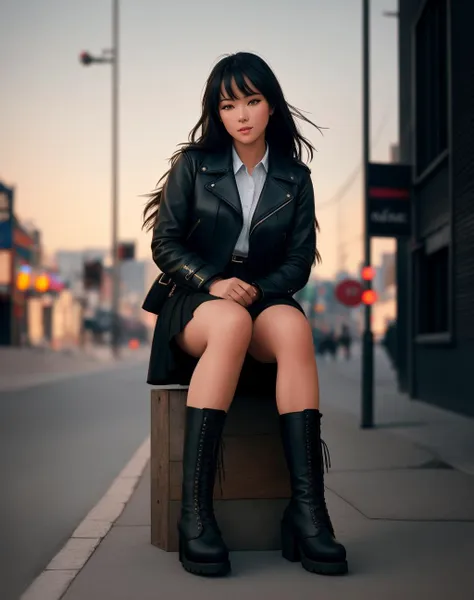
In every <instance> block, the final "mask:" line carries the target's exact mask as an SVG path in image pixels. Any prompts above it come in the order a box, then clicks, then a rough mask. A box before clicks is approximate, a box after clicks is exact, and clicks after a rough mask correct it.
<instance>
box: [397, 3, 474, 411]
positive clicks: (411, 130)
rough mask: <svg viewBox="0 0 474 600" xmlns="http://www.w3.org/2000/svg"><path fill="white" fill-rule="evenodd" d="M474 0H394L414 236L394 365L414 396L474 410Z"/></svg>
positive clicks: (402, 259) (401, 278)
mask: <svg viewBox="0 0 474 600" xmlns="http://www.w3.org/2000/svg"><path fill="white" fill-rule="evenodd" d="M473 23H474V2H467V1H466V2H458V1H449V0H399V41H400V46H399V48H400V50H399V52H400V56H399V66H400V162H402V163H407V164H411V165H412V167H413V179H412V184H413V222H414V230H413V235H412V239H410V240H408V241H401V240H399V241H398V252H397V272H398V315H397V326H398V327H397V328H398V348H399V352H398V359H397V362H398V368H399V380H400V386H401V388H402V389H405V390H407V391H408V392H409V393H410V395H411V396H413V397H414V398H418V399H421V400H424V401H427V402H430V403H433V404H437V405H440V406H443V407H446V408H449V409H452V410H456V411H460V412H463V413H466V414H471V415H474V393H473V388H472V365H473V357H474V96H473V56H474V36H473V34H472V25H473Z"/></svg>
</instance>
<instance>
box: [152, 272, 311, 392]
mask: <svg viewBox="0 0 474 600" xmlns="http://www.w3.org/2000/svg"><path fill="white" fill-rule="evenodd" d="M225 277H226V278H227V277H238V278H239V279H242V280H243V281H247V282H248V283H251V281H252V279H253V277H252V274H251V273H250V272H249V270H248V268H247V267H246V265H245V264H242V263H231V264H230V265H229V266H228V268H227V269H226V273H225ZM217 299H218V298H217V297H216V296H213V295H211V294H208V293H206V292H194V291H190V290H187V289H183V288H179V287H177V288H176V289H175V292H174V294H173V295H172V296H171V297H169V298H167V300H166V302H165V304H164V306H163V308H162V309H161V312H160V314H159V316H158V318H157V320H156V325H155V332H154V335H153V342H152V347H151V354H150V363H149V367H148V377H147V383H149V384H151V385H172V384H179V385H189V382H190V379H191V376H192V374H193V371H194V368H195V367H196V365H197V363H198V360H199V359H197V358H194V357H192V356H190V355H189V354H187V353H186V352H184V351H183V350H182V349H181V348H180V347H179V346H178V344H177V343H176V341H175V338H176V336H177V335H178V334H179V333H181V332H182V331H183V329H184V328H185V327H186V325H187V324H188V323H189V321H191V319H192V318H193V315H194V311H195V310H196V309H197V308H198V306H200V305H201V304H202V303H203V302H209V301H210V300H217ZM280 304H283V305H288V306H293V307H294V308H296V309H298V310H300V311H301V312H302V313H303V314H304V311H303V309H302V308H301V306H300V305H299V304H298V302H297V301H296V300H295V299H294V298H291V297H289V296H282V297H281V298H271V299H267V298H263V299H262V300H259V301H257V302H255V303H254V304H252V305H251V306H249V307H247V310H248V311H249V313H250V316H251V317H252V319H253V320H254V321H255V319H256V318H257V317H258V315H260V314H261V313H262V312H263V311H264V310H265V309H266V308H269V307H270V306H275V305H280ZM275 383H276V364H269V363H265V364H264V363H260V362H258V361H257V360H255V359H254V358H253V357H252V356H251V355H250V354H248V353H247V356H246V358H245V361H244V365H243V367H242V371H241V374H240V378H239V384H238V386H237V393H259V394H265V395H267V394H268V395H274V393H275Z"/></svg>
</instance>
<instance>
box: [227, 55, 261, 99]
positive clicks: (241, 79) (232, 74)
mask: <svg viewBox="0 0 474 600" xmlns="http://www.w3.org/2000/svg"><path fill="white" fill-rule="evenodd" d="M247 71H248V70H247ZM255 79H258V78H257V77H252V75H250V74H249V73H248V72H246V73H244V70H243V69H242V68H239V65H237V64H235V63H234V64H229V65H228V66H227V68H226V69H225V71H224V73H223V74H222V81H221V84H224V89H225V91H226V94H227V97H228V98H232V100H236V99H237V96H236V95H235V92H234V88H233V86H232V84H233V82H235V86H236V87H237V89H238V90H239V92H241V93H242V94H243V95H244V96H252V95H253V94H256V93H259V94H262V93H263V92H262V90H261V89H260V88H259V87H258V85H257V84H256V82H255ZM248 82H250V84H251V85H252V86H253V87H250V86H249V84H248ZM219 88H220V86H219ZM219 91H220V90H219Z"/></svg>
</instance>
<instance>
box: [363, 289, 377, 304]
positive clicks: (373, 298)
mask: <svg viewBox="0 0 474 600" xmlns="http://www.w3.org/2000/svg"><path fill="white" fill-rule="evenodd" d="M362 302H363V303H364V304H368V305H370V304H374V302H377V292H375V291H374V290H364V291H363V292H362Z"/></svg>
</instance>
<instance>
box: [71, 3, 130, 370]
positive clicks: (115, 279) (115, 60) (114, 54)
mask: <svg viewBox="0 0 474 600" xmlns="http://www.w3.org/2000/svg"><path fill="white" fill-rule="evenodd" d="M104 55H105V56H104ZM79 58H80V61H81V63H82V64H83V65H84V66H89V65H91V64H94V63H105V64H110V65H111V66H112V211H111V213H112V214H111V219H112V247H111V250H112V332H111V333H112V336H111V346H112V351H113V354H114V356H115V357H116V358H118V356H119V320H118V314H119V299H120V270H119V269H120V264H119V260H118V146H119V143H118V142H119V140H118V129H119V123H118V115H119V93H118V91H119V0H112V49H111V50H110V51H104V52H103V56H99V57H95V56H92V55H91V54H89V53H88V52H82V53H81V54H80V57H79Z"/></svg>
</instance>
